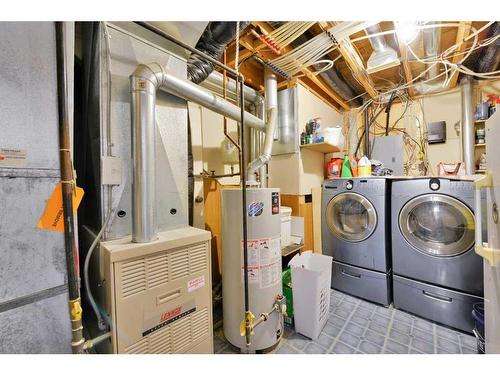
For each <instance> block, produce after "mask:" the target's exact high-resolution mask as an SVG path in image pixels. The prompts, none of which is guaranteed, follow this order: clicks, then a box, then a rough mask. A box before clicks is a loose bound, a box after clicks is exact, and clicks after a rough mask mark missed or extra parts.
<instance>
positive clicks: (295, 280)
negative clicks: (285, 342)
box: [288, 251, 332, 339]
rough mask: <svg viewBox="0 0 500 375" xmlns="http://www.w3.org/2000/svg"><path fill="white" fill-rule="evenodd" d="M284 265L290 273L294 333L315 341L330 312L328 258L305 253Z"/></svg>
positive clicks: (330, 271) (330, 269)
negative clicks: (288, 268)
mask: <svg viewBox="0 0 500 375" xmlns="http://www.w3.org/2000/svg"><path fill="white" fill-rule="evenodd" d="M288 265H289V266H290V268H291V270H292V294H293V312H294V320H295V331H296V332H297V333H300V334H302V335H304V336H307V337H309V338H311V339H316V338H318V336H319V334H320V332H321V330H322V329H323V327H324V325H325V323H326V321H327V320H328V314H329V312H330V283H331V277H332V257H329V256H326V255H320V254H314V253H312V252H311V251H306V252H303V253H302V254H297V255H296V256H294V257H293V258H292V260H291V261H290V263H288Z"/></svg>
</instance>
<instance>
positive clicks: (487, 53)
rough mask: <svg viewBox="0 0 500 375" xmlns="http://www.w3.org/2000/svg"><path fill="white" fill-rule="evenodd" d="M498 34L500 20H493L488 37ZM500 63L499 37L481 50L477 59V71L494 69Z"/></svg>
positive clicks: (499, 32) (483, 71) (482, 71)
mask: <svg viewBox="0 0 500 375" xmlns="http://www.w3.org/2000/svg"><path fill="white" fill-rule="evenodd" d="M498 34H500V22H495V23H494V24H493V25H492V26H491V29H490V32H489V37H490V38H491V37H494V36H496V35H498ZM499 65H500V38H499V39H497V40H495V42H494V43H492V44H490V45H489V46H488V47H486V48H485V49H483V50H482V51H481V55H480V57H479V58H478V59H477V71H478V72H479V73H487V72H491V71H495V70H496V69H497V67H498V66H499Z"/></svg>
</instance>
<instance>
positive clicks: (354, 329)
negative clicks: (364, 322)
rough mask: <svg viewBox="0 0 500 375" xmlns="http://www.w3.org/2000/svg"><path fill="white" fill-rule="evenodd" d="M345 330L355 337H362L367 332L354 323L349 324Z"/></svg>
mask: <svg viewBox="0 0 500 375" xmlns="http://www.w3.org/2000/svg"><path fill="white" fill-rule="evenodd" d="M344 330H345V331H347V332H349V333H352V334H353V335H355V336H361V335H363V333H364V332H365V329H364V328H363V327H360V326H358V325H357V324H354V323H347V325H346V326H345V328H344Z"/></svg>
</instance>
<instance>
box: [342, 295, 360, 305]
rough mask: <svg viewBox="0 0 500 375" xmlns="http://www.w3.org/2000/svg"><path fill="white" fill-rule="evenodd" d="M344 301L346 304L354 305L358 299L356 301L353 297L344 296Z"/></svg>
mask: <svg viewBox="0 0 500 375" xmlns="http://www.w3.org/2000/svg"><path fill="white" fill-rule="evenodd" d="M344 301H347V302H351V303H354V304H356V303H357V302H358V301H359V299H358V298H356V297H353V296H349V295H346V296H345V297H344Z"/></svg>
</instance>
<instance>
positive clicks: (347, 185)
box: [345, 180, 354, 190]
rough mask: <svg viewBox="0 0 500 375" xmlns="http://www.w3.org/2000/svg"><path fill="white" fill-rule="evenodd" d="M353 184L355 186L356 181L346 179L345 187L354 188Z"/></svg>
mask: <svg viewBox="0 0 500 375" xmlns="http://www.w3.org/2000/svg"><path fill="white" fill-rule="evenodd" d="M353 186H354V182H353V181H352V180H347V181H346V183H345V188H346V189H347V190H352V188H353Z"/></svg>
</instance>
